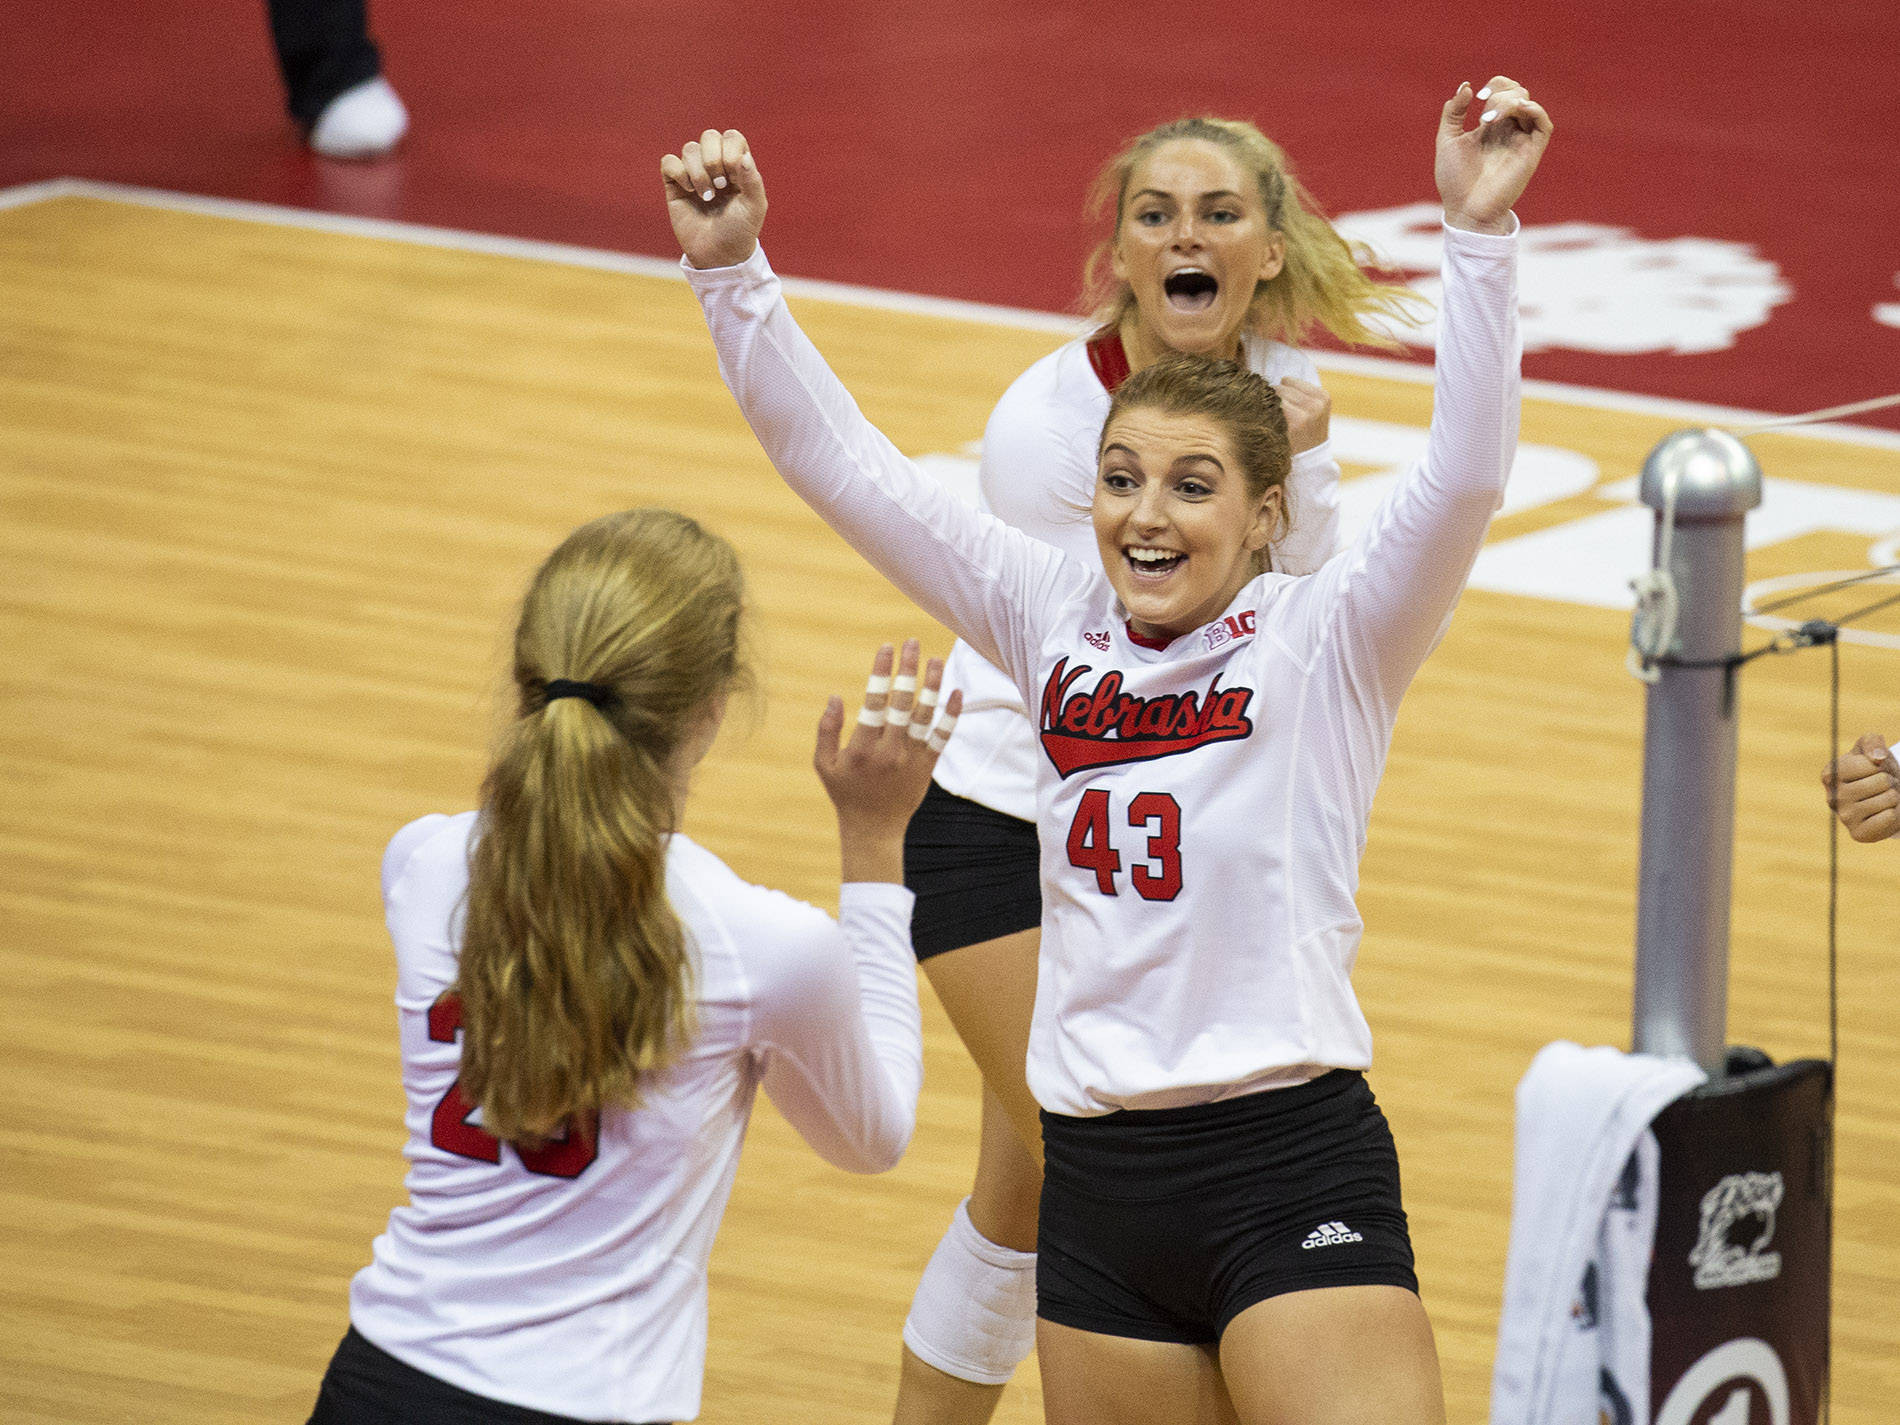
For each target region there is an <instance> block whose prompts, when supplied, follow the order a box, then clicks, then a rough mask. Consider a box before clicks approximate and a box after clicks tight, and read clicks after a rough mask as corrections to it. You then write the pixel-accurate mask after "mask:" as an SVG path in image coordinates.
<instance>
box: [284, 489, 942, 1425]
mask: <svg viewBox="0 0 1900 1425" xmlns="http://www.w3.org/2000/svg"><path fill="white" fill-rule="evenodd" d="M743 605H744V589H743V581H742V579H741V575H740V570H739V565H738V561H737V559H736V558H735V556H734V554H733V552H732V549H731V546H729V545H728V544H727V543H726V542H725V541H724V540H722V539H720V538H718V537H717V536H715V535H712V534H709V533H708V532H707V531H706V530H704V529H703V528H701V527H700V526H699V525H698V524H696V523H695V522H694V521H692V520H690V519H687V518H686V517H685V516H683V515H678V514H674V513H672V512H670V511H666V510H651V509H648V510H633V511H628V512H626V513H623V514H617V515H610V516H607V517H606V518H603V519H599V520H595V521H594V522H593V523H591V524H588V525H584V526H582V527H581V528H580V529H578V530H576V531H575V532H574V533H573V534H571V535H570V536H569V537H568V539H567V540H566V541H565V542H564V543H563V544H562V545H561V547H560V548H559V549H557V550H555V552H554V553H553V554H552V555H551V556H549V558H548V560H547V562H546V563H545V564H544V565H542V567H541V569H540V571H539V572H538V573H537V574H536V575H535V578H534V581H533V583H532V585H531V587H530V588H529V591H528V594H527V597H526V599H525V601H524V603H523V605H522V612H521V619H520V623H519V626H518V628H517V631H516V635H515V659H514V682H515V694H516V699H517V703H518V713H517V716H516V718H515V720H514V721H513V723H512V725H511V726H510V727H509V729H508V731H507V733H506V735H505V737H504V739H503V744H502V747H501V750H500V752H499V754H498V756H497V757H496V760H495V762H494V764H493V765H492V766H491V768H490V769H489V773H488V777H487V779H486V782H485V784H484V787H483V795H482V806H481V809H480V810H479V811H477V812H466V813H463V814H462V815H459V816H425V817H423V818H422V819H421V820H419V821H416V822H413V823H411V824H410V825H408V826H406V827H404V828H403V829H402V830H401V831H400V832H398V833H397V834H396V836H395V838H394V839H393V840H392V841H391V842H390V844H389V849H388V851H387V853H386V854H385V856H384V858H383V899H384V904H385V906H386V908H387V916H388V922H389V931H390V936H391V939H392V940H393V941H394V943H395V949H396V969H397V988H396V1004H397V1010H398V1020H399V1024H400V1032H401V1041H402V1062H403V1087H404V1090H405V1092H406V1094H407V1097H408V1103H409V1106H408V1114H407V1122H408V1129H409V1143H408V1147H407V1149H406V1150H405V1151H406V1154H407V1156H408V1158H409V1159H410V1164H411V1166H410V1172H409V1178H408V1188H409V1195H410V1201H409V1204H408V1205H407V1206H405V1207H400V1208H398V1209H396V1210H395V1211H394V1212H393V1213H391V1214H390V1218H389V1228H388V1230H387V1231H386V1232H385V1233H384V1234H383V1235H382V1236H381V1237H378V1238H377V1239H376V1242H375V1246H374V1249H373V1260H372V1262H371V1264H370V1265H369V1266H368V1267H366V1268H364V1269H363V1270H362V1271H361V1272H359V1273H358V1274H357V1276H356V1279H355V1281H354V1282H353V1283H352V1285H351V1289H350V1323H351V1326H350V1331H349V1333H348V1334H347V1335H346V1336H345V1337H344V1340H343V1343H342V1345H341V1346H339V1347H338V1349H337V1352H336V1355H335V1357H334V1359H333V1360H332V1361H331V1363H330V1367H329V1370H328V1372H327V1373H326V1375H325V1377H324V1381H323V1386H322V1389H321V1393H320V1395H319V1398H318V1401H317V1405H316V1409H315V1413H314V1414H313V1415H312V1416H311V1420H312V1421H313V1422H315V1425H371V1422H376V1423H377V1425H381V1422H389V1425H394V1422H403V1425H448V1423H449V1422H455V1425H480V1423H481V1422H514V1425H522V1422H549V1421H554V1422H559V1421H574V1420H586V1421H603V1420H612V1421H678V1420H687V1419H691V1418H692V1417H693V1416H695V1415H696V1414H697V1413H698V1411H699V1397H700V1379H701V1375H702V1373H703V1370H704V1362H705V1350H706V1264H707V1259H708V1257H709V1255H710V1253H711V1251H712V1242H713V1235H714V1233H715V1232H716V1231H717V1229H718V1225H719V1219H720V1216H721V1214H722V1213H723V1212H724V1210H725V1204H726V1199H727V1196H728V1194H729V1193H730V1191H731V1187H732V1178H733V1172H734V1169H735V1168H736V1166H737V1163H738V1156H739V1146H740V1141H741V1139H742V1137H743V1135H744V1132H745V1125H746V1120H747V1117H748V1115H749V1114H750V1112H751V1107H752V1098H753V1093H754V1090H755V1089H756V1088H757V1087H758V1086H759V1085H760V1084H763V1086H764V1088H765V1091H766V1092H767V1093H768V1094H769V1095H770V1096H771V1097H772V1100H773V1102H774V1103H775V1104H776V1105H777V1106H778V1107H779V1109H780V1110H781V1111H782V1112H783V1113H784V1115H785V1117H786V1118H787V1119H788V1120H790V1121H791V1123H792V1124H793V1125H794V1126H795V1127H796V1128H797V1129H798V1130H799V1132H800V1133H802V1134H803V1135H804V1136H805V1138H806V1140H807V1141H808V1142H810V1143H811V1145H812V1146H813V1147H814V1148H815V1149H817V1151H818V1152H819V1153H820V1154H821V1155H822V1156H823V1157H824V1158H825V1159H826V1160H827V1161H829V1162H831V1163H833V1164H836V1165H837V1166H839V1167H842V1168H846V1169H848V1170H850V1171H854V1172H881V1171H883V1170H884V1169H886V1168H888V1167H890V1166H891V1165H892V1164H894V1163H895V1162H896V1161H897V1159H898V1156H899V1155H900V1154H901V1153H902V1152H903V1150H904V1147H905V1145H906V1144H907V1143H908V1142H909V1139H910V1134H911V1129H912V1126H913V1124H914V1121H915V1116H916V1105H917V1091H918V1086H919V1083H920V1080H921V1077H922V1042H921V1032H920V1028H919V1020H918V1011H917V992H916V976H915V972H914V971H913V969H912V965H911V951H910V947H909V935H908V926H909V917H910V903H911V897H910V894H909V892H907V891H905V890H904V889H903V887H902V886H901V885H899V884H897V882H898V881H899V880H900V878H901V861H902V835H903V828H904V824H905V822H906V820H907V819H908V817H909V815H910V813H911V811H912V810H913V809H914V808H915V807H916V805H917V801H918V799H919V798H920V797H921V796H922V794H923V789H924V787H925V785H926V784H927V782H928V779H929V775H930V770H931V767H932V765H933V764H934V762H935V760H936V754H937V751H938V750H940V748H941V746H942V738H943V737H944V736H946V735H947V732H948V727H949V725H951V724H952V723H953V722H954V719H955V714H956V712H957V710H958V707H959V706H960V700H959V699H958V697H957V696H956V695H954V694H953V695H952V696H951V697H950V698H949V699H948V700H947V702H946V704H945V707H944V712H945V716H944V718H943V719H942V721H941V722H940V723H938V724H937V727H936V729H935V730H934V731H933V730H932V726H931V719H932V713H933V711H934V706H933V705H934V704H935V702H936V697H937V693H938V690H939V688H940V686H941V681H942V667H941V665H940V664H938V663H937V662H935V661H934V660H933V661H932V662H931V664H930V665H929V667H928V669H927V670H926V671H925V674H924V677H923V680H922V681H923V687H922V690H921V691H919V690H918V673H919V669H918V650H917V646H916V644H915V643H914V642H913V643H908V644H906V645H905V646H904V649H903V653H902V656H901V658H899V657H897V656H896V655H895V654H894V653H893V651H892V650H891V649H890V648H888V647H887V648H885V649H883V650H882V651H881V652H880V653H879V655H878V658H877V661H876V663H875V665H874V667H873V672H872V680H871V693H870V694H869V695H868V696H867V698H866V700H865V712H864V713H863V714H861V715H860V722H859V724H858V725H857V726H856V727H855V728H854V729H853V730H852V732H851V736H850V738H849V741H848V742H846V743H845V744H844V745H843V746H842V747H840V743H839V739H840V734H841V732H842V729H843V724H844V708H843V705H842V703H841V702H840V701H839V700H838V699H836V698H833V699H832V700H831V703H830V705H829V706H828V707H827V708H826V710H825V713H824V716H823V718H822V719H821V720H820V723H819V731H818V744H817V754H816V765H817V770H818V774H819V777H820V778H821V780H822V781H823V782H824V784H825V788H826V791H827V792H828V793H829V794H830V796H831V799H832V801H833V803H834V804H835V806H836V808H837V811H838V825H839V832H840V836H841V840H842V844H843V848H844V867H843V878H844V881H845V884H844V886H843V887H842V890H841V893H840V897H839V904H840V922H839V924H835V925H834V924H833V922H832V921H831V920H830V918H829V917H827V916H826V915H824V914H823V913H822V912H820V911H817V910H814V909H812V908H811V907H809V906H806V905H803V904H801V903H799V902H797V901H794V900H791V899H789V898H788V897H785V896H783V895H780V894H778V893H777V892H774V891H768V890H765V889H763V888H761V887H758V886H753V885H748V884H747V883H746V882H744V881H741V880H740V879H739V878H738V877H737V876H735V875H734V874H733V873H732V872H731V871H730V870H728V869H727V868H726V866H725V865H724V864H722V863H721V862H720V861H719V860H718V858H717V857H715V856H713V855H712V853H711V852H709V851H706V850H704V849H703V848H701V847H699V846H697V845H695V844H694V843H693V842H692V841H690V840H688V839H687V838H686V837H685V836H683V835H681V834H680V833H679V832H678V831H676V830H675V828H676V827H677V826H678V825H679V822H680V817H681V813H682V811H683V809H684V804H685V799H686V795H687V788H688V783H689V780H690V778H691V775H692V771H693V768H694V766H695V765H696V764H697V763H698V762H699V760H700V758H701V757H703V756H704V755H705V753H706V751H707V749H708V748H709V747H710V746H711V744H712V741H713V738H714V735H715V734H716V733H717V731H718V728H719V725H720V721H721V718H722V717H723V715H724V712H725V707H726V700H727V697H728V695H729V693H730V692H731V691H732V690H733V689H734V688H735V687H737V686H739V685H740V684H742V683H743V682H744V681H745V680H746V677H747V670H746V665H745V662H744V659H743V657H742V637H741V634H742V627H743ZM894 663H895V664H896V665H897V666H896V668H895V670H894V669H893V664H894ZM893 671H895V677H893Z"/></svg>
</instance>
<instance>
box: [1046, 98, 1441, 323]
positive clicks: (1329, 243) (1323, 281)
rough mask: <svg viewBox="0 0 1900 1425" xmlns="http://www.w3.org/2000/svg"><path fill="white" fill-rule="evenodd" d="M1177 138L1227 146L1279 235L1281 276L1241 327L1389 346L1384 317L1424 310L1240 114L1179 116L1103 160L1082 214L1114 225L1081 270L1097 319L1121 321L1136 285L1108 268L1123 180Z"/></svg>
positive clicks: (1263, 289) (1258, 295) (1405, 319)
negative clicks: (1379, 275)
mask: <svg viewBox="0 0 1900 1425" xmlns="http://www.w3.org/2000/svg"><path fill="white" fill-rule="evenodd" d="M1175 139H1200V140H1202V141H1204V142H1206V143H1213V144H1219V145H1220V146H1222V147H1223V148H1227V149H1231V150H1233V152H1234V154H1235V156H1236V157H1237V158H1238V159H1239V161H1240V164H1241V166H1242V167H1243V168H1245V169H1246V170H1247V171H1248V172H1249V173H1251V174H1253V176H1254V180H1255V182H1256V184H1257V185H1258V187H1259V191H1260V197H1261V201H1262V202H1263V203H1264V204H1265V206H1266V211H1267V225H1268V226H1269V227H1270V228H1273V229H1274V230H1276V231H1277V232H1279V233H1280V234H1282V236H1284V237H1285V239H1286V264H1285V266H1284V267H1283V268H1282V269H1281V271H1280V275H1279V276H1277V277H1275V278H1273V279H1271V280H1270V281H1265V282H1261V283H1259V284H1258V285H1257V286H1256V287H1255V289H1254V297H1253V302H1252V304H1251V305H1250V306H1249V308H1248V311H1247V329H1248V330H1249V331H1252V332H1254V333H1256V334H1257V335H1260V336H1263V337H1269V338H1271V339H1273V340H1275V341H1283V342H1286V343H1288V344H1290V345H1295V346H1297V345H1299V344H1300V343H1301V342H1302V341H1304V340H1305V339H1306V337H1307V335H1308V334H1309V333H1310V332H1311V331H1312V330H1313V329H1314V328H1316V327H1317V328H1319V329H1320V330H1322V331H1326V332H1330V333H1331V334H1332V335H1333V336H1334V337H1336V338H1337V339H1338V340H1340V341H1342V342H1346V343H1348V344H1349V345H1354V346H1377V347H1384V348H1387V349H1392V348H1396V347H1397V346H1398V345H1399V343H1398V342H1397V341H1396V340H1394V339H1393V338H1392V337H1391V336H1390V335H1388V334H1387V333H1386V331H1385V330H1384V329H1383V328H1384V325H1385V324H1386V323H1394V324H1397V325H1400V326H1405V325H1410V324H1412V323H1413V322H1415V321H1416V320H1417V319H1418V318H1419V316H1420V315H1421V314H1422V313H1423V312H1424V311H1425V310H1426V306H1425V302H1424V299H1423V298H1421V297H1420V296H1419V295H1418V294H1417V293H1415V292H1413V291H1412V290H1411V289H1410V288H1409V287H1404V286H1399V285H1394V284H1391V283H1384V282H1379V281H1377V280H1375V279H1374V278H1373V277H1371V276H1369V275H1368V274H1367V272H1366V270H1365V269H1366V268H1368V267H1373V266H1376V261H1375V258H1374V256H1373V253H1372V251H1371V249H1370V248H1368V247H1366V245H1365V244H1364V243H1349V242H1347V241H1346V239H1345V238H1343V237H1341V236H1340V235H1339V232H1338V230H1337V229H1335V228H1334V227H1333V225H1332V224H1331V223H1330V222H1329V221H1327V219H1326V216H1325V214H1323V213H1322V212H1320V210H1319V205H1318V204H1317V203H1315V202H1314V201H1313V196H1312V195H1311V194H1310V193H1308V192H1307V191H1306V189H1305V188H1304V187H1303V186H1302V185H1301V183H1300V181H1299V179H1297V178H1295V177H1294V176H1293V172H1292V170H1291V169H1290V168H1289V167H1288V166H1287V160H1286V154H1285V152H1284V151H1282V150H1281V148H1280V146H1279V145H1278V144H1276V143H1275V142H1274V141H1273V140H1272V139H1270V138H1268V137H1267V136H1266V135H1265V134H1263V133H1261V132H1260V130H1259V129H1257V128H1255V127H1254V126H1253V125H1252V124H1250V123H1247V122H1246V121H1244V120H1240V119H1214V118H1187V119H1176V120H1174V121H1173V122H1171V123H1166V124H1162V125H1161V126H1160V127H1158V128H1153V129H1150V130H1149V131H1148V132H1147V133H1145V134H1142V135H1141V136H1140V137H1139V138H1136V139H1134V140H1132V141H1131V142H1130V143H1129V144H1128V146H1127V147H1126V148H1124V149H1123V150H1122V151H1121V152H1120V153H1118V154H1116V155H1115V157H1113V158H1112V159H1110V160H1109V161H1108V163H1107V164H1106V165H1104V166H1103V168H1102V171H1101V172H1100V173H1099V174H1097V175H1096V179H1095V184H1094V187H1093V188H1091V189H1090V192H1089V216H1090V217H1091V218H1092V219H1094V220H1096V221H1098V222H1099V221H1101V220H1102V219H1103V218H1105V217H1107V216H1108V215H1109V214H1110V213H1111V212H1112V213H1113V214H1114V226H1113V228H1111V230H1110V232H1109V235H1108V237H1107V238H1105V239H1104V240H1103V241H1102V242H1100V243H1098V244H1097V245H1096V247H1095V250H1094V251H1093V252H1091V253H1090V254H1089V257H1088V261H1087V263H1086V264H1085V265H1084V266H1083V269H1082V289H1083V296H1082V301H1083V304H1084V308H1085V310H1088V311H1090V312H1092V313H1093V316H1094V319H1095V321H1096V322H1097V323H1098V324H1100V325H1101V326H1105V327H1107V326H1118V325H1119V324H1120V323H1121V321H1122V319H1123V318H1124V317H1126V316H1127V315H1128V314H1129V312H1131V311H1132V310H1133V309H1134V306H1135V297H1134V293H1132V292H1131V291H1129V289H1128V286H1127V284H1126V283H1123V282H1121V281H1119V280H1118V279H1117V278H1116V277H1115V272H1114V253H1115V239H1116V236H1117V234H1118V233H1119V232H1120V231H1121V224H1122V210H1123V206H1124V204H1125V202H1126V199H1127V196H1128V183H1129V179H1130V178H1131V177H1132V176H1133V175H1134V171H1135V168H1136V166H1137V165H1139V164H1140V162H1141V160H1142V159H1144V158H1146V157H1147V156H1148V155H1149V154H1150V153H1152V152H1153V151H1154V150H1155V149H1157V148H1159V147H1160V146H1161V145H1162V144H1164V143H1169V142H1172V141H1173V140H1175Z"/></svg>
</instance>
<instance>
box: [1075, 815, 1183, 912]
mask: <svg viewBox="0 0 1900 1425" xmlns="http://www.w3.org/2000/svg"><path fill="white" fill-rule="evenodd" d="M1110 820H1111V818H1110V816H1109V802H1108V793H1107V792H1105V791H1103V790H1102V789H1101V788H1100V787H1092V788H1090V789H1089V790H1088V791H1086V792H1084V793H1082V804H1081V805H1080V806H1078V807H1077V808H1076V809H1075V820H1074V821H1072V822H1071V823H1069V864H1070V865H1071V866H1074V867H1075V868H1076V869H1077V870H1079V871H1093V872H1094V873H1095V888H1096V889H1097V890H1098V891H1100V892H1101V893H1102V894H1103V895H1105V896H1112V895H1119V894H1120V891H1119V890H1118V889H1117V887H1116V885H1115V877H1116V876H1117V875H1118V874H1119V873H1120V871H1121V868H1122V854H1121V852H1119V851H1117V850H1116V849H1115V843H1114V840H1113V838H1112V836H1111V835H1110V832H1109V823H1110ZM1128 824H1129V825H1130V826H1136V827H1140V828H1141V829H1142V830H1144V831H1146V832H1148V852H1147V863H1146V864H1143V863H1141V862H1136V863H1135V867H1134V869H1133V870H1132V871H1131V872H1130V873H1129V878H1128V879H1129V881H1130V883H1131V884H1132V885H1133V886H1134V888H1135V894H1136V895H1138V896H1140V897H1141V898H1142V899H1143V900H1145V901H1171V900H1173V899H1174V898H1175V897H1176V896H1178V895H1180V894H1181V805H1180V803H1179V802H1177V801H1175V799H1174V798H1173V797H1171V796H1169V795H1168V794H1167V793H1166V792H1142V793H1141V794H1140V795H1139V796H1137V797H1135V798H1134V799H1133V800H1132V801H1130V802H1129V803H1128Z"/></svg>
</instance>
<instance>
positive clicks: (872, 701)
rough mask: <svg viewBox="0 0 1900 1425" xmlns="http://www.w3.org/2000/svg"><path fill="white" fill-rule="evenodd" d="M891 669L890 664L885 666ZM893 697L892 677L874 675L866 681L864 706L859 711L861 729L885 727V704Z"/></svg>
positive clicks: (881, 674)
mask: <svg viewBox="0 0 1900 1425" xmlns="http://www.w3.org/2000/svg"><path fill="white" fill-rule="evenodd" d="M885 666H886V667H889V666H890V665H889V664H886V665H885ZM890 695H891V675H890V674H889V673H873V674H871V676H870V677H868V678H866V679H865V680H864V706H863V707H861V708H859V709H858V726H859V727H882V726H884V704H885V702H886V701H887V700H888V699H889V698H890Z"/></svg>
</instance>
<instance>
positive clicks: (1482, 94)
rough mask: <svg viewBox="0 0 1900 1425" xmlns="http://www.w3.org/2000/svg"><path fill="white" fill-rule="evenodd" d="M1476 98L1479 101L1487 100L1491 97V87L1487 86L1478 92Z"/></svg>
mask: <svg viewBox="0 0 1900 1425" xmlns="http://www.w3.org/2000/svg"><path fill="white" fill-rule="evenodd" d="M1478 97H1479V98H1480V99H1489V98H1490V97H1491V86H1490V85H1489V84H1487V85H1485V86H1484V88H1482V89H1480V90H1479V91H1478Z"/></svg>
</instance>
